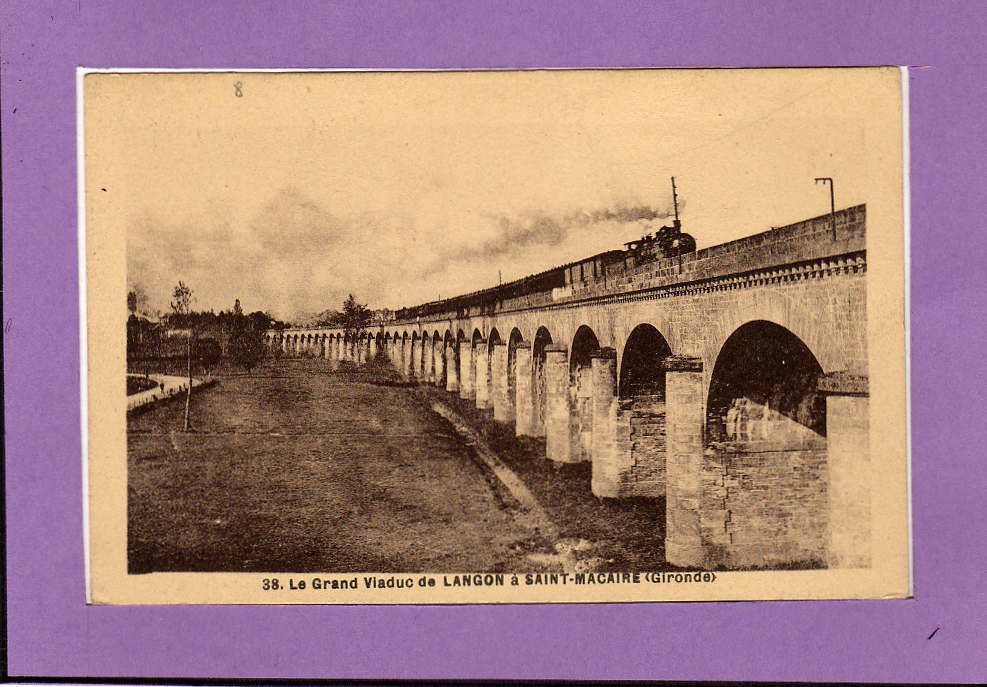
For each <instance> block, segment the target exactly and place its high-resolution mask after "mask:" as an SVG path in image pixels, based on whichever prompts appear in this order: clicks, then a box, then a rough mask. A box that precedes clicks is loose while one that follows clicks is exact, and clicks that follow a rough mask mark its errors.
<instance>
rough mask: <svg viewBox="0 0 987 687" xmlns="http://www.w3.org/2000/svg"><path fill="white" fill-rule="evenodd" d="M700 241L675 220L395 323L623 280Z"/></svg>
mask: <svg viewBox="0 0 987 687" xmlns="http://www.w3.org/2000/svg"><path fill="white" fill-rule="evenodd" d="M695 250H696V240H695V239H694V238H693V237H692V236H691V235H690V234H687V233H686V232H684V231H682V223H681V221H679V220H678V219H675V220H674V221H673V222H672V224H671V225H668V226H663V227H661V228H660V229H658V230H657V231H656V232H654V233H650V234H645V235H644V236H642V237H641V238H640V239H637V240H635V241H630V242H628V243H625V244H624V249H623V250H609V251H605V252H603V253H598V254H597V255H593V256H591V257H588V258H583V259H582V260H577V261H575V262H570V263H567V264H565V265H559V266H558V267H553V268H552V269H549V270H545V271H544V272H539V273H538V274H532V275H529V276H526V277H522V278H521V279H517V280H515V281H511V282H507V283H505V284H499V285H497V286H493V287H490V288H487V289H482V290H480V291H474V292H472V293H468V294H464V295H462V296H455V297H453V298H445V299H442V300H438V301H431V302H429V303H422V304H421V305H415V306H411V307H406V308H399V309H398V310H396V311H395V313H394V320H395V321H398V322H404V321H409V320H415V319H418V318H427V317H431V316H435V315H441V314H446V313H456V314H457V315H458V316H463V315H465V314H466V313H467V312H475V310H476V309H478V308H479V309H480V310H481V311H482V310H483V309H484V307H493V306H494V305H495V304H496V303H497V302H500V301H504V300H510V299H514V298H520V297H523V296H527V295H531V294H537V293H547V292H551V293H555V294H560V295H565V294H568V293H571V292H572V290H573V288H574V287H577V286H579V285H583V284H586V283H589V282H595V281H599V280H604V279H613V278H615V277H619V276H620V275H621V274H623V273H624V272H626V271H628V270H631V269H634V268H635V267H637V266H639V265H643V264H646V263H649V262H654V261H655V260H660V259H664V258H674V257H677V256H680V255H685V254H687V253H694V252H695Z"/></svg>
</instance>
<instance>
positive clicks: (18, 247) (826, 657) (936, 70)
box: [0, 0, 987, 681]
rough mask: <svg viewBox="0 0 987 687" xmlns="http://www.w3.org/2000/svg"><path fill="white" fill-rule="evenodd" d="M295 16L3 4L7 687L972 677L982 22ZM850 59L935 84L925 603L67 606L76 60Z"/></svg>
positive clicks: (915, 133) (464, 13)
mask: <svg viewBox="0 0 987 687" xmlns="http://www.w3.org/2000/svg"><path fill="white" fill-rule="evenodd" d="M291 8H292V9H291V11H289V10H288V9H287V8H286V7H284V3H282V2H267V3H264V2H249V3H247V2H221V1H219V0H213V2H211V3H191V2H175V3H164V2H158V3H137V2H132V1H127V0H120V1H118V2H108V1H103V2H96V1H94V0H69V1H68V2H53V3H42V2H38V0H25V1H24V2H16V1H9V0H8V1H7V2H4V3H3V4H2V7H0V13H2V16H3V35H2V38H3V43H2V59H3V73H2V86H3V94H2V98H3V99H2V108H3V172H4V176H3V191H4V198H3V201H4V203H3V220H4V255H3V259H4V267H5V270H4V306H5V311H6V315H5V317H6V326H7V331H6V334H5V343H4V348H5V350H4V353H5V361H4V362H5V371H6V391H7V394H6V399H5V403H6V419H7V435H6V441H7V446H6V448H7V494H6V496H7V502H6V503H7V546H8V563H7V564H8V573H9V576H8V599H9V618H8V621H9V630H10V636H9V649H10V663H9V670H10V673H11V674H12V675H21V676H32V675H34V676H38V675H49V676H57V675H62V676H84V675H85V676H230V677H249V676H252V677H337V678H440V677H442V678H536V677H537V678H603V677H607V678H661V679H762V680H763V679H771V680H883V681H934V680H968V681H976V680H978V679H983V678H987V652H985V650H984V647H985V639H984V638H985V630H987V627H985V622H984V611H985V589H987V586H985V584H984V579H985V570H987V556H985V541H987V536H985V533H984V528H985V522H987V518H985V515H987V514H985V505H984V501H985V496H987V489H985V479H984V477H985V468H984V464H985V458H984V451H983V446H984V439H985V437H984V435H985V430H984V427H985V424H987V423H985V421H984V416H983V413H982V412H981V409H982V408H983V407H984V405H985V398H984V395H985V394H984V391H983V386H982V384H981V383H980V379H981V378H982V370H983V364H982V361H983V355H984V344H983V342H984V339H985V338H987V327H985V324H984V312H985V309H984V305H985V302H984V301H985V300H987V299H985V293H987V289H985V288H984V286H983V282H982V278H983V275H984V273H985V270H984V267H985V260H984V257H983V256H984V254H985V253H987V232H985V227H984V213H983V211H982V207H981V206H982V203H981V202H980V201H981V200H982V198H983V195H984V184H985V182H984V179H985V176H987V164H985V160H987V156H985V152H987V151H985V145H984V137H983V130H984V116H983V113H984V111H985V108H987V92H985V86H984V84H985V76H984V71H985V66H987V65H985V62H987V61H985V59H984V56H985V50H984V44H985V42H987V26H985V24H987V22H985V16H987V15H985V12H987V10H985V6H984V5H982V4H980V5H978V4H976V3H973V2H970V3H945V2H938V3H932V2H923V3H909V2H893V3H892V2H875V1H871V2H867V3H861V2H818V1H814V2H806V3H801V2H800V3H792V2H786V3H770V2H765V1H764V0H756V1H751V2H732V3H709V2H697V1H696V0H689V1H688V2H669V3H663V4H661V5H660V6H654V5H653V4H652V3H646V2H637V3H633V2H632V3H621V4H615V3H613V2H599V3H589V2H587V3H565V2H543V3H521V2H497V3H494V2H489V3H483V4H476V5H463V4H462V3H456V2H433V3H415V4H412V3H410V2H390V3H375V2H365V1H363V2H348V3H332V4H330V3H315V2H311V3H295V4H294V5H292V6H291ZM859 64H906V65H931V67H930V68H927V69H918V68H916V69H914V70H913V71H912V72H911V130H912V148H911V156H912V158H911V174H912V177H911V183H912V301H911V305H912V354H913V368H912V393H913V396H912V402H913V411H914V419H913V429H914V438H913V441H914V443H913V450H914V453H913V462H914V468H913V482H914V495H913V503H914V532H915V589H916V594H917V597H918V598H917V599H914V600H906V601H889V602H876V601H857V602H808V603H804V602H778V603H768V602H762V603H719V604H639V605H609V606H608V605H595V606H594V605H584V606H579V605H571V606H554V607H553V606H500V607H496V606H488V607H390V608H388V607H317V606H310V607H261V606H258V607H246V606H231V607H188V608H183V607H130V608H109V607H87V606H86V605H85V604H84V601H83V599H84V596H83V594H84V590H83V586H84V585H83V555H82V520H81V509H82V503H81V471H80V459H79V456H80V451H81V446H80V438H79V435H80V431H79V417H80V416H79V403H78V400H77V399H78V398H79V378H78V377H79V372H78V369H79V367H78V366H79V353H78V350H79V346H78V339H79V325H78V317H77V313H78V288H77V283H78V271H77V257H76V226H77V225H76V222H77V217H76V164H75V155H76V151H75V136H76V131H75V73H74V69H75V67H76V66H78V65H83V66H89V67H381V68H386V67H450V68H452V67H530V66H544V67H590V66H594V67H628V66H648V65H726V66H757V65H859ZM15 110H16V112H15ZM937 627H940V628H941V629H940V630H939V632H938V633H937V634H936V636H935V637H934V638H933V639H932V640H927V639H926V637H928V635H929V634H930V633H931V632H932V631H933V630H934V629H935V628H937Z"/></svg>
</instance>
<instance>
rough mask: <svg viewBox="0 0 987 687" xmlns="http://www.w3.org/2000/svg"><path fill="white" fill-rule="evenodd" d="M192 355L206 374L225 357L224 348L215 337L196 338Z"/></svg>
mask: <svg viewBox="0 0 987 687" xmlns="http://www.w3.org/2000/svg"><path fill="white" fill-rule="evenodd" d="M192 357H193V358H195V360H196V362H198V363H199V365H201V366H202V368H203V369H204V370H205V371H206V374H209V373H211V372H212V368H213V367H214V366H215V365H216V363H218V362H219V359H220V358H222V357H223V348H222V346H220V345H219V342H218V341H216V340H215V339H196V341H195V344H194V346H193V347H192Z"/></svg>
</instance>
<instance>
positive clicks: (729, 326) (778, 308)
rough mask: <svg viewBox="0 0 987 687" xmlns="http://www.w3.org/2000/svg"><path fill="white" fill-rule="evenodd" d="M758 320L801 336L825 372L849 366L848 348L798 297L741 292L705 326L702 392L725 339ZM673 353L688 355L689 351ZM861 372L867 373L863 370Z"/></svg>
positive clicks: (762, 291) (761, 292)
mask: <svg viewBox="0 0 987 687" xmlns="http://www.w3.org/2000/svg"><path fill="white" fill-rule="evenodd" d="M757 320H764V321H767V322H773V323H774V324H777V325H779V326H781V327H783V328H785V329H787V330H788V331H790V332H791V333H792V334H794V335H795V336H796V337H798V338H799V339H801V340H802V341H803V342H804V343H805V345H806V346H807V347H808V348H809V350H811V351H812V353H813V355H814V356H815V357H816V359H817V360H818V361H819V364H820V365H821V366H822V368H823V371H824V372H836V371H841V370H846V369H847V368H848V367H849V366H850V361H849V360H848V359H847V350H846V348H847V347H846V346H844V345H843V342H842V341H841V340H840V339H839V337H838V336H836V335H835V333H834V332H832V331H830V330H829V329H828V328H827V327H826V326H824V324H823V323H822V321H821V320H820V318H819V316H818V314H816V313H813V312H811V311H809V310H808V309H806V308H805V306H804V305H803V304H802V303H800V302H799V301H798V300H797V299H794V298H790V297H788V296H786V295H785V294H783V293H777V292H774V291H770V290H761V291H758V292H757V293H756V295H755V294H752V293H748V292H741V293H740V295H739V296H738V300H737V302H736V303H735V304H734V305H732V306H731V307H729V308H727V309H726V310H725V311H723V312H722V313H721V314H720V315H719V316H718V317H717V318H715V319H714V320H713V321H712V322H710V323H709V325H708V326H709V328H710V329H709V333H710V335H709V336H707V337H706V345H705V347H704V348H703V350H702V358H703V368H704V370H705V372H706V374H705V377H706V379H705V382H706V388H705V389H704V391H705V392H707V393H708V391H709V382H710V375H711V372H712V369H713V365H714V364H715V362H716V358H717V356H718V355H719V353H720V351H721V350H722V349H723V345H724V343H725V342H726V340H727V339H728V338H729V337H730V336H732V335H733V333H734V332H735V331H737V329H739V328H740V327H741V326H743V325H744V324H746V323H747V322H753V321H757ZM676 353H679V354H690V353H691V351H676ZM860 372H861V373H863V374H866V372H865V371H860Z"/></svg>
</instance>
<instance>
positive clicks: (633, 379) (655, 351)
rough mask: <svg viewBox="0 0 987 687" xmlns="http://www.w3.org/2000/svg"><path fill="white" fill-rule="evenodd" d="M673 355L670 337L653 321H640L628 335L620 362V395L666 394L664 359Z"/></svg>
mask: <svg viewBox="0 0 987 687" xmlns="http://www.w3.org/2000/svg"><path fill="white" fill-rule="evenodd" d="M671 354H672V348H671V346H670V345H669V343H668V340H667V339H666V338H665V337H664V336H663V335H662V333H661V332H660V331H658V329H657V328H655V327H654V326H653V325H651V324H647V323H644V324H639V325H637V326H636V327H635V328H634V329H633V330H631V333H630V334H629V335H628V336H627V340H626V342H625V343H624V347H623V350H622V355H621V359H620V365H619V371H618V372H619V374H618V379H619V381H618V384H617V393H618V395H619V396H620V398H634V397H636V396H640V395H642V394H644V395H660V396H661V397H662V402H664V396H665V369H664V367H663V363H664V360H665V358H667V357H668V356H670V355H671Z"/></svg>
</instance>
